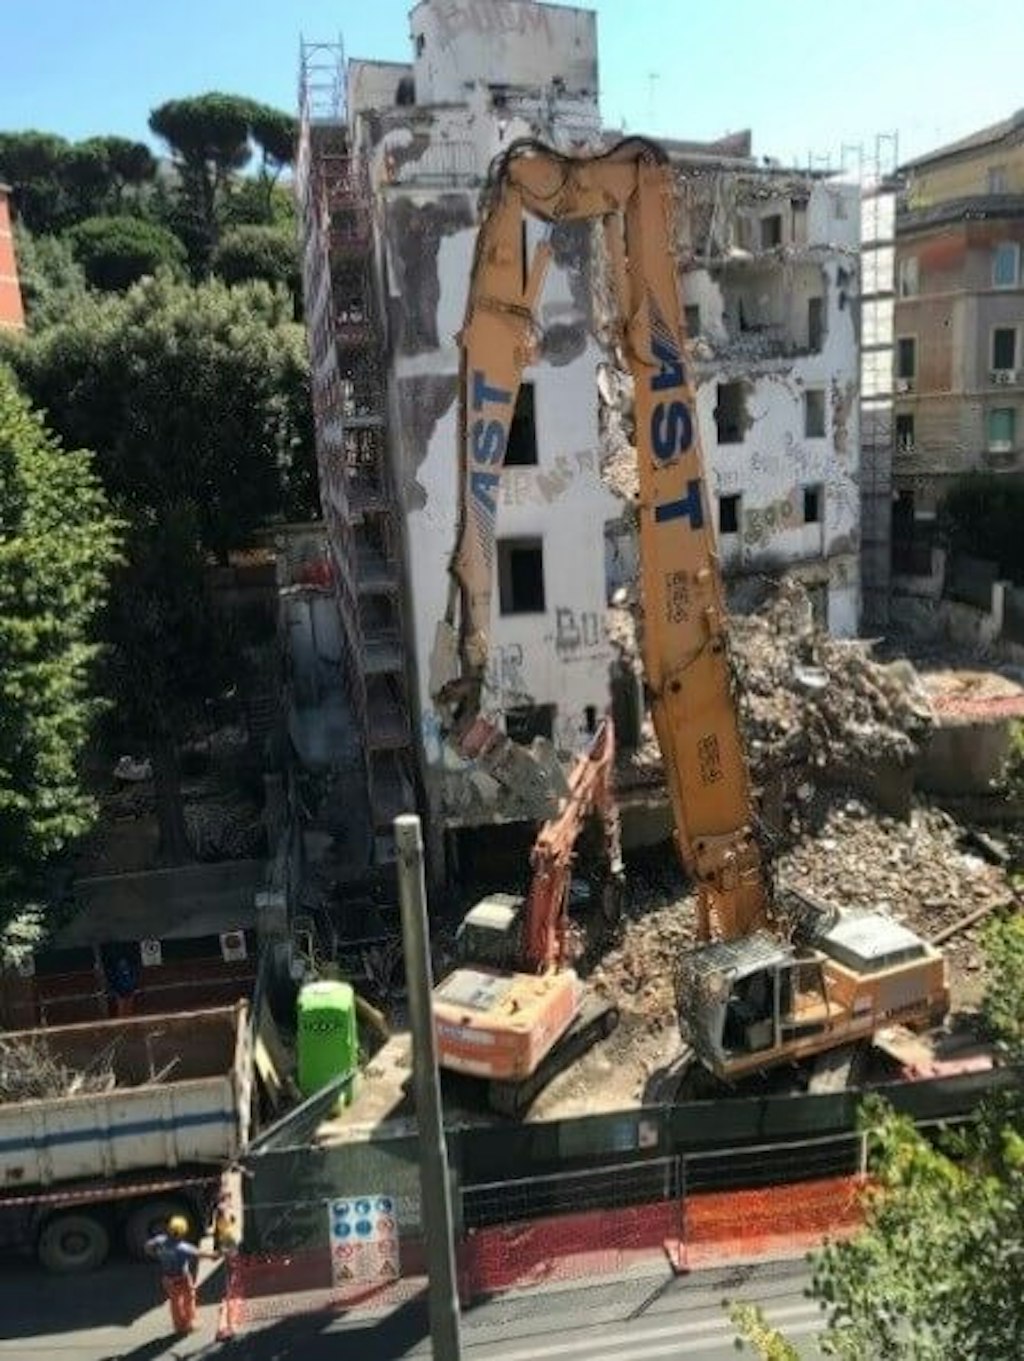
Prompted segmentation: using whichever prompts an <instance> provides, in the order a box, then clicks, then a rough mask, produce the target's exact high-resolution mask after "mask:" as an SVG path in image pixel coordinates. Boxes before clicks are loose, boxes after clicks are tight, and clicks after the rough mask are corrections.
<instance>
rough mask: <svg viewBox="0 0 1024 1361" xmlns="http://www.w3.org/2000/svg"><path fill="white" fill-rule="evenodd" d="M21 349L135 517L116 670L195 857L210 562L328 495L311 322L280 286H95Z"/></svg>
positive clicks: (115, 637)
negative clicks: (311, 367)
mask: <svg viewBox="0 0 1024 1361" xmlns="http://www.w3.org/2000/svg"><path fill="white" fill-rule="evenodd" d="M9 353H10V356H11V359H12V362H13V363H15V364H16V365H17V367H18V371H19V373H20V375H21V376H22V379H23V382H24V383H25V385H26V387H27V388H28V390H29V391H30V393H31V394H32V395H33V397H34V399H35V400H36V402H37V403H38V404H39V405H40V406H42V407H43V408H45V410H46V411H47V412H48V414H49V419H50V420H51V422H52V424H53V425H54V426H55V428H56V429H57V430H59V431H60V432H61V433H62V435H63V436H64V438H65V440H66V441H67V442H69V443H73V444H79V443H83V442H84V441H83V437H84V436H85V435H88V437H89V444H90V446H91V447H93V448H95V449H96V451H97V468H98V470H99V472H100V474H101V476H102V479H103V482H104V485H105V486H106V488H107V491H108V494H109V496H110V497H111V500H112V501H113V503H114V504H115V506H116V507H117V509H118V511H119V513H120V514H122V515H123V517H124V518H125V519H126V520H127V521H129V522H130V524H131V526H132V533H131V536H130V541H129V552H128V566H127V567H126V568H125V571H124V572H123V573H122V574H120V575H119V577H118V580H117V583H116V591H115V598H114V601H113V604H112V607H111V612H110V630H109V637H110V641H111V643H112V644H113V646H114V649H115V655H116V657H117V658H119V659H121V662H120V664H119V665H118V666H115V667H112V669H111V673H110V674H111V676H112V683H113V687H114V689H113V693H114V697H115V699H116V701H117V709H118V715H119V716H122V715H123V716H124V718H125V721H126V724H127V726H128V727H130V728H131V729H132V731H133V732H135V733H137V734H138V735H139V736H140V737H146V738H148V741H149V742H150V755H151V757H152V759H153V763H154V776H155V778H156V779H157V781H158V785H159V795H160V796H159V800H158V811H159V813H160V817H161V841H162V848H163V854H164V857H165V859H168V860H174V859H177V858H180V856H181V855H182V854H183V850H182V842H181V828H180V796H179V795H178V793H177V786H176V773H175V766H174V761H173V750H174V742H175V740H177V739H180V738H182V737H184V736H185V735H186V733H185V732H184V731H183V730H182V726H181V725H183V724H185V723H186V722H187V721H188V716H189V715H194V714H195V713H196V712H198V709H199V707H200V704H201V701H202V700H203V699H206V700H211V701H212V700H214V699H216V698H217V697H218V696H219V695H220V693H221V691H222V689H223V667H222V666H221V664H220V662H219V660H218V657H217V652H216V649H215V648H214V646H213V644H212V642H211V641H210V640H211V639H212V638H215V636H216V632H217V630H216V626H215V625H210V626H209V627H207V622H204V621H208V612H206V611H205V610H204V609H203V608H201V607H200V603H198V602H199V601H200V594H199V592H198V587H197V586H196V584H195V583H196V572H197V570H198V568H197V564H198V563H200V562H203V561H206V560H208V558H209V557H210V556H216V557H219V558H223V557H224V556H225V554H226V553H227V550H228V549H230V548H232V547H235V546H244V545H246V544H247V543H248V542H249V541H250V536H251V532H252V530H253V528H254V527H255V526H257V525H259V524H262V523H265V522H266V521H268V520H272V519H274V518H275V517H279V516H282V515H286V516H296V515H297V516H304V515H308V514H309V513H310V512H311V511H312V510H313V509H314V508H315V506H316V480H315V463H314V460H313V455H312V418H311V412H310V400H309V384H308V361H307V357H306V347H305V338H304V333H303V330H302V328H301V327H300V326H297V325H295V324H294V323H293V322H292V321H291V303H290V300H289V298H288V297H287V295H286V294H285V293H283V292H282V291H277V292H275V291H274V290H272V289H270V288H269V287H268V286H267V285H266V284H262V283H255V284H244V285H240V286H238V287H235V288H229V287H228V286H227V285H226V284H224V283H222V282H220V281H219V280H214V281H211V282H209V283H206V284H202V285H199V286H196V287H193V286H190V285H182V284H176V283H174V282H173V281H171V280H169V279H167V278H165V277H158V278H156V279H151V280H147V281H145V282H144V283H141V284H137V285H135V286H134V287H133V288H131V289H130V290H129V291H128V292H127V293H125V294H123V295H119V294H108V295H99V294H92V295H90V296H89V297H88V298H87V299H86V300H85V301H84V302H83V303H82V304H81V305H80V306H79V307H78V308H76V309H75V310H74V312H73V313H71V314H70V315H69V316H68V318H67V319H66V320H65V321H64V322H63V323H61V324H60V325H57V326H53V327H51V328H50V329H48V330H46V331H44V332H41V333H40V334H39V335H37V336H30V337H28V338H27V339H26V340H23V341H21V343H18V344H16V345H12V346H10V350H9ZM188 620H193V624H189V623H188V622H187V621H188ZM140 686H141V687H142V688H143V689H144V690H145V694H144V695H141V696H140V695H139V694H137V693H136V692H137V689H138V688H139V687H140ZM186 701H187V702H186ZM158 714H162V715H163V716H164V717H163V719H162V720H161V723H159V724H158V723H157V722H156V716H157V715H158ZM154 725H155V726H154ZM175 807H177V808H178V814H177V821H175V815H174V813H173V809H174V808H175Z"/></svg>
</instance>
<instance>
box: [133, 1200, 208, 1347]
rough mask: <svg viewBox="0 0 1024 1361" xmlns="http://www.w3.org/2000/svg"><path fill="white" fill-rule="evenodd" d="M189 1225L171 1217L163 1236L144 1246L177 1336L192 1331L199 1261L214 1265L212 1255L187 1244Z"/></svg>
mask: <svg viewBox="0 0 1024 1361" xmlns="http://www.w3.org/2000/svg"><path fill="white" fill-rule="evenodd" d="M187 1234H188V1221H187V1220H186V1219H185V1217H184V1215H171V1217H170V1219H169V1220H168V1221H167V1231H166V1233H158V1234H156V1235H154V1237H152V1238H151V1239H150V1240H149V1242H148V1243H147V1244H146V1255H147V1256H149V1257H154V1258H155V1259H156V1261H157V1262H158V1263H159V1266H160V1278H161V1282H162V1284H163V1288H164V1294H165V1295H166V1296H167V1303H168V1304H169V1305H170V1309H171V1324H172V1326H173V1327H174V1331H175V1332H176V1333H178V1334H179V1335H184V1334H185V1333H191V1332H194V1331H195V1328H196V1326H197V1321H196V1269H197V1267H198V1265H199V1262H200V1260H201V1259H206V1260H207V1261H216V1260H217V1254H216V1253H215V1252H202V1251H201V1250H200V1249H199V1248H197V1247H196V1245H195V1244H194V1243H190V1242H189V1241H188V1238H187V1236H186V1235H187Z"/></svg>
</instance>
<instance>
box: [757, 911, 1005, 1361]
mask: <svg viewBox="0 0 1024 1361" xmlns="http://www.w3.org/2000/svg"><path fill="white" fill-rule="evenodd" d="M986 947H987V953H988V957H989V960H990V966H991V969H990V985H989V993H988V998H987V1001H986V1015H987V1019H988V1021H989V1023H990V1025H991V1026H992V1028H993V1030H994V1032H995V1033H996V1035H997V1036H998V1037H999V1039H1000V1040H1001V1042H1002V1043H1003V1045H1004V1046H1005V1048H1006V1050H1007V1052H1008V1054H1009V1055H1010V1056H1011V1057H1015V1058H1017V1059H1018V1060H1019V1059H1020V1058H1021V1057H1022V1042H1024V922H1022V920H1021V919H1020V918H1019V917H1017V918H1011V919H1008V920H1006V921H999V922H996V923H995V924H994V925H993V926H992V927H991V928H990V930H989V932H988V933H987V940H986ZM861 1121H862V1126H863V1128H864V1129H865V1130H866V1131H867V1132H868V1133H869V1136H870V1140H871V1147H872V1150H873V1156H872V1165H873V1169H874V1172H875V1177H876V1186H875V1188H874V1189H873V1190H872V1191H871V1192H870V1193H868V1195H867V1197H866V1205H865V1208H866V1221H865V1226H864V1228H863V1229H862V1230H861V1232H859V1233H858V1234H857V1235H856V1236H855V1237H854V1238H852V1239H850V1240H848V1241H846V1242H838V1243H831V1244H828V1245H826V1247H825V1248H824V1249H823V1250H822V1251H821V1252H820V1253H817V1254H814V1255H813V1257H812V1264H813V1271H814V1275H813V1281H812V1289H811V1293H812V1294H813V1295H814V1296H815V1297H816V1298H817V1299H818V1300H819V1302H820V1303H821V1304H822V1307H823V1310H824V1312H825V1329H824V1332H823V1335H822V1338H821V1348H822V1350H823V1352H824V1353H825V1354H826V1355H829V1356H836V1357H839V1358H842V1361H879V1359H880V1358H881V1359H884V1361H951V1358H953V1357H970V1358H972V1361H1005V1359H1006V1358H1007V1357H1011V1356H1013V1357H1017V1356H1024V1291H1022V1289H1021V1269H1022V1265H1024V1105H1022V1101H1021V1096H1020V1094H1019V1093H1018V1092H1014V1093H1013V1094H1012V1095H1011V1096H1009V1097H1006V1096H1002V1097H992V1098H990V1099H989V1100H988V1101H987V1102H986V1103H985V1105H984V1106H983V1108H982V1111H981V1113H980V1116H979V1119H978V1122H977V1124H976V1125H974V1126H972V1127H970V1129H969V1130H968V1132H967V1133H966V1134H962V1135H958V1136H956V1137H952V1136H950V1137H948V1138H947V1139H946V1141H945V1142H944V1143H943V1145H942V1146H939V1147H936V1146H934V1145H933V1144H931V1143H929V1142H928V1141H927V1140H925V1139H924V1138H922V1136H921V1135H920V1134H919V1133H918V1132H917V1130H916V1129H915V1128H914V1125H913V1124H912V1122H911V1121H909V1120H908V1119H906V1118H905V1117H903V1116H898V1115H895V1114H894V1113H893V1112H892V1111H891V1110H890V1109H888V1108H887V1107H886V1106H885V1105H884V1103H882V1102H881V1101H879V1100H878V1099H877V1098H870V1099H868V1100H866V1101H865V1102H864V1105H863V1109H862V1113H861ZM733 1319H734V1321H735V1322H736V1324H737V1327H738V1328H739V1329H740V1331H741V1332H742V1334H743V1335H744V1336H745V1338H746V1339H747V1340H748V1341H749V1342H750V1343H751V1344H752V1345H753V1346H754V1347H755V1348H756V1349H757V1350H758V1351H759V1353H760V1355H761V1356H763V1357H778V1358H780V1361H788V1354H787V1352H786V1351H785V1350H784V1348H785V1347H786V1346H787V1345H788V1344H787V1343H786V1342H785V1339H784V1338H781V1337H780V1336H779V1335H778V1334H777V1333H774V1332H773V1331H772V1330H771V1329H770V1328H767V1327H766V1326H765V1324H764V1320H763V1319H762V1318H760V1317H759V1316H758V1315H757V1313H756V1311H753V1312H751V1311H749V1310H748V1311H740V1310H737V1311H734V1313H733ZM771 1347H776V1348H777V1350H775V1351H774V1352H773V1351H771V1350H770V1348H771ZM779 1348H782V1350H778V1349H779Z"/></svg>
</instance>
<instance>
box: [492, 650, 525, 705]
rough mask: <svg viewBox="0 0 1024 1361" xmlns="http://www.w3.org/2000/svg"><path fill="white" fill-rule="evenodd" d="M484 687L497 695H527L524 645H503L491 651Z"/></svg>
mask: <svg viewBox="0 0 1024 1361" xmlns="http://www.w3.org/2000/svg"><path fill="white" fill-rule="evenodd" d="M484 685H485V687H486V688H487V689H488V690H490V691H491V693H492V694H495V695H512V696H521V695H526V694H527V688H526V681H525V679H524V676H523V645H522V643H502V644H500V645H499V646H497V647H494V648H492V649H491V653H490V656H489V658H488V660H487V672H486V674H485V676H484Z"/></svg>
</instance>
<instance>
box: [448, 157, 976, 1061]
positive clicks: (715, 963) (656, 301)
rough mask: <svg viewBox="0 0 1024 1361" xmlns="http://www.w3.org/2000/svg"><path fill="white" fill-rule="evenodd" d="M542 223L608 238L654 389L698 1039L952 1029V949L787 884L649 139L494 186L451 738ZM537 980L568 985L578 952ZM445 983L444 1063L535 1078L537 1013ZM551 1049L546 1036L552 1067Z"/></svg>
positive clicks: (484, 628)
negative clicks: (531, 1071)
mask: <svg viewBox="0 0 1024 1361" xmlns="http://www.w3.org/2000/svg"><path fill="white" fill-rule="evenodd" d="M528 216H530V217H533V218H536V219H539V220H540V221H541V222H544V223H547V224H552V225H553V224H557V223H563V222H587V223H600V224H601V227H602V229H603V240H604V253H605V256H606V263H607V267H608V270H609V273H610V279H611V284H612V289H613V294H614V296H615V298H616V299H617V303H618V317H619V324H618V333H617V350H618V354H619V358H620V360H621V361H622V362H623V363H624V365H625V366H626V367H628V369H629V370H630V371H631V373H632V375H633V379H634V384H635V410H636V444H637V463H638V474H639V477H638V485H639V494H638V505H637V512H638V520H639V547H640V580H641V592H642V602H643V630H642V633H643V639H642V657H643V665H644V672H645V680H646V687H647V692H648V698H649V702H650V706H651V714H652V718H653V722H654V727H655V731H656V733H657V737H658V742H659V745H660V747H661V751H662V754H663V757H664V763H665V775H666V780H667V783H668V788H669V794H670V797H671V803H672V809H673V813H674V817H675V826H676V841H677V845H678V850H679V853H680V856H681V858H682V862H683V865H684V867H685V869H686V871H687V873H688V875H689V876H690V877H691V878H692V880H693V881H694V883H695V885H696V889H697V923H696V925H697V940H698V944H697V945H696V946H695V948H693V949H692V950H691V951H689V952H687V953H686V954H685V955H684V957H683V958H682V959H681V960H680V962H679V968H678V975H677V979H676V994H677V1008H678V1015H679V1023H680V1028H681V1030H682V1034H683V1038H684V1040H685V1041H686V1042H687V1043H688V1045H689V1046H690V1047H691V1048H692V1050H693V1051H694V1053H695V1055H696V1056H697V1058H699V1059H700V1060H701V1061H702V1063H703V1064H704V1066H705V1067H706V1068H707V1069H710V1070H711V1072H712V1073H713V1074H714V1075H715V1076H716V1077H718V1078H720V1079H724V1080H726V1081H727V1082H734V1081H735V1080H737V1079H740V1078H743V1077H744V1076H746V1075H748V1074H753V1073H757V1072H761V1071H763V1070H766V1069H769V1068H772V1067H774V1066H776V1065H779V1064H784V1063H792V1062H794V1061H800V1060H804V1059H807V1058H810V1057H811V1056H814V1055H820V1054H824V1053H825V1051H830V1050H834V1049H837V1048H839V1047H842V1046H851V1045H853V1044H854V1043H856V1042H861V1041H869V1040H871V1038H872V1037H873V1035H874V1034H875V1033H876V1031H878V1030H879V1029H881V1028H883V1027H891V1026H893V1025H897V1024H900V1025H905V1026H909V1027H911V1028H921V1027H925V1026H928V1025H930V1024H933V1023H934V1022H936V1021H937V1020H939V1019H940V1018H941V1017H942V1016H944V1015H945V1013H946V1011H947V1010H948V1005H949V989H948V981H947V972H946V964H945V961H944V959H943V957H942V956H941V955H940V954H939V953H938V952H937V951H936V950H935V949H934V948H932V947H931V946H930V945H929V944H927V943H926V942H924V941H923V940H921V939H920V938H919V937H918V936H916V935H915V934H913V933H912V932H911V931H909V930H908V929H907V928H905V927H904V926H902V925H901V924H899V923H897V922H896V921H894V920H892V919H891V918H889V917H887V916H885V915H883V914H882V913H881V912H878V911H873V910H871V909H870V908H869V907H854V908H833V907H829V906H826V905H823V904H821V903H819V902H817V901H815V900H813V899H811V898H810V897H809V896H807V895H806V894H803V893H801V892H800V891H799V890H798V889H795V888H792V887H790V888H785V887H781V886H777V885H776V884H775V882H774V876H773V874H772V871H771V863H770V854H769V850H768V844H767V840H766V838H765V837H764V836H763V835H762V834H761V831H760V828H759V824H758V821H757V818H756V816H755V811H754V807H753V795H752V789H751V783H750V777H749V773H748V769H747V764H746V759H745V755H744V750H743V745H742V738H741V732H740V721H739V710H738V705H737V702H736V698H735V695H734V690H733V674H732V669H731V666H730V658H729V651H728V637H727V616H726V608H725V602H724V591H723V585H722V578H721V573H720V571H719V566H718V559H717V555H716V548H715V540H714V534H713V529H712V525H711V521H710V517H709V513H708V492H707V485H706V478H705V470H704V465H703V458H702V454H701V450H700V444H699V440H698V431H697V419H696V406H695V397H694V389H693V385H692V382H691V379H690V376H689V373H688V367H687V356H686V352H685V334H684V327H683V308H682V301H681V296H680V280H679V273H678V264H677V260H676V236H675V198H674V184H673V174H672V171H671V168H670V166H669V163H668V159H667V156H666V154H665V152H664V151H663V149H662V148H661V147H659V146H658V145H657V144H656V143H652V142H650V141H647V140H645V139H641V138H635V137H634V138H629V139H626V140H624V141H622V142H620V143H619V144H618V145H616V146H614V147H613V148H611V149H610V150H608V151H607V152H605V153H603V154H598V155H594V156H586V157H573V156H567V155H564V154H562V153H560V152H558V151H556V150H553V149H551V148H550V147H547V146H544V145H543V144H540V143H538V142H535V141H532V140H527V141H520V142H516V143H513V144H512V145H510V146H509V148H508V149H507V150H506V152H505V153H504V154H503V155H502V156H501V157H500V158H499V159H498V160H497V162H496V163H495V166H494V169H493V171H492V175H491V178H490V183H489V186H488V193H487V197H486V200H485V204H484V212H483V220H482V222H481V225H480V229H479V234H478V238H477V244H476V252H475V258H474V261H473V269H472V276H471V278H470V283H469V295H468V301H467V308H466V316H465V323H464V326H463V330H462V332H461V335H460V346H461V373H460V424H459V518H458V537H457V543H456V548H455V552H454V554H453V558H452V562H451V566H450V572H451V576H452V584H451V589H450V595H449V604H448V611H447V615H446V618H445V620H444V621H443V622H442V624H441V626H440V628H439V631H438V638H437V644H436V647H435V654H434V659H433V661H434V667H433V675H434V676H435V677H437V678H438V680H439V683H438V684H437V685H436V686H435V687H434V701H435V704H436V706H437V708H438V711H439V713H440V714H441V716H442V722H443V724H444V726H445V728H446V730H447V734H448V740H449V741H451V742H453V743H454V744H455V745H456V746H458V745H459V743H460V742H461V741H462V740H463V738H464V737H465V736H466V734H467V733H468V732H469V731H470V729H471V728H472V727H473V724H474V723H475V721H476V720H477V719H478V716H479V712H480V705H481V697H482V688H483V681H484V672H485V667H486V663H487V652H488V631H489V627H490V619H491V598H492V589H493V586H492V568H493V559H494V532H495V518H496V512H497V502H498V488H499V483H500V479H501V470H502V462H503V459H504V455H505V447H506V443H507V439H508V432H509V425H510V422H511V419H512V414H513V410H514V407H515V403H516V397H517V394H518V391H519V387H520V383H521V380H522V374H523V370H524V368H525V367H526V366H527V365H528V364H530V363H531V362H533V360H534V359H535V357H536V352H537V345H536V337H537V331H536V324H535V321H534V310H535V307H536V304H537V302H538V299H539V297H540V294H541V289H542V286H543V281H544V276H545V271H546V268H547V266H548V264H549V262H550V259H551V248H550V245H549V243H548V242H547V241H546V240H545V241H541V242H540V243H539V244H538V245H537V246H536V248H535V249H534V251H533V253H532V258H531V257H530V253H529V252H528V249H527V232H526V230H525V227H524V223H525V221H526V219H527V217H528ZM527 964H528V967H529V968H530V969H532V970H540V969H544V970H549V969H554V970H555V971H557V966H558V957H557V953H556V954H555V955H554V956H551V955H550V954H544V955H543V956H533V957H532V958H530V959H528V960H527ZM446 989H447V984H442V985H441V989H440V990H439V1003H440V1004H443V1008H442V1005H439V1007H438V1025H439V1050H440V1054H441V1061H442V1063H445V1064H447V1065H449V1066H460V1059H459V1056H460V1055H466V1054H469V1053H471V1052H477V1053H479V1054H481V1055H484V1054H488V1055H493V1056H494V1059H495V1061H494V1062H492V1063H491V1067H490V1068H489V1069H488V1071H489V1072H491V1073H493V1074H495V1075H504V1076H506V1077H517V1076H519V1073H518V1072H516V1071H515V1070H514V1066H513V1065H512V1064H511V1061H510V1060H509V1059H508V1058H507V1057H505V1058H498V1056H500V1055H506V1056H507V1055H509V1054H511V1053H521V1052H523V1048H524V1044H525V1042H521V1043H519V1044H517V1045H516V1046H510V1045H509V1044H508V1043H507V1039H506V1037H508V1036H509V1035H510V1033H511V1028H512V1027H513V1026H514V1025H516V1024H517V1015H519V1014H521V1013H517V1011H516V1007H515V1003H512V1004H511V1005H510V1006H509V1007H508V1008H506V1009H501V1008H497V1009H496V1008H495V1007H493V1006H492V1005H490V1003H489V1001H488V1002H486V1003H484V1004H483V1005H481V1004H480V1003H478V1001H477V999H476V997H475V996H474V997H465V998H463V1000H461V1001H460V1000H459V997H458V996H456V995H454V994H453V993H452V991H451V990H450V989H449V990H447V991H446ZM538 1024H539V1022H538ZM545 1042H546V1041H545V1040H541V1038H540V1037H539V1036H538V1037H537V1040H536V1042H535V1044H534V1052H535V1053H536V1052H540V1051H542V1050H543V1047H544V1043H545ZM525 1047H526V1049H527V1050H528V1049H529V1046H528V1045H526V1046H525ZM488 1061H489V1062H490V1060H488ZM480 1071H483V1070H482V1069H481V1070H480Z"/></svg>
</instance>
